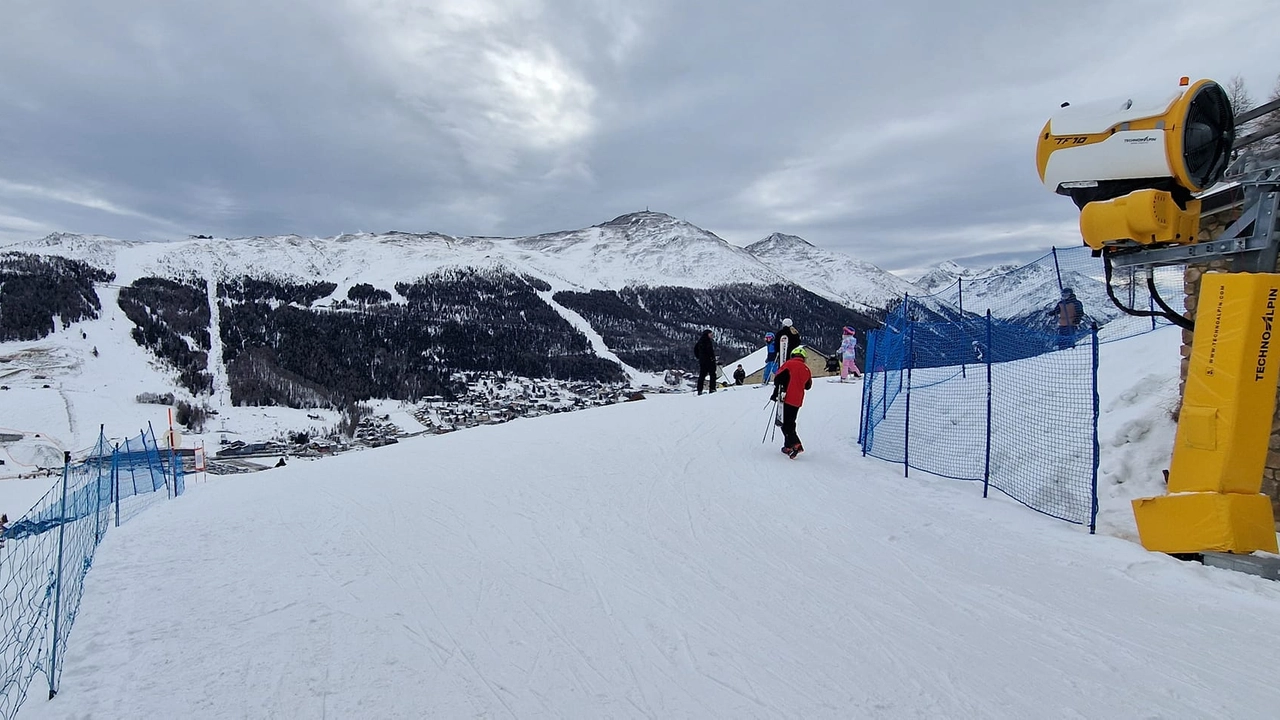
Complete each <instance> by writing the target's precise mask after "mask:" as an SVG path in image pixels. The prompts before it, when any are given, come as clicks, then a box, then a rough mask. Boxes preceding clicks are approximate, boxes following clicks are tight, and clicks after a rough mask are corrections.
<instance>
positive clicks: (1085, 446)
mask: <svg viewBox="0 0 1280 720" xmlns="http://www.w3.org/2000/svg"><path fill="white" fill-rule="evenodd" d="M1152 286H1154V287H1155V289H1156V292H1157V294H1158V295H1159V296H1160V299H1162V300H1164V301H1165V302H1166V303H1167V304H1168V305H1170V306H1172V308H1173V309H1174V310H1176V311H1178V312H1182V310H1183V308H1182V298H1183V292H1182V290H1183V280H1182V273H1181V271H1180V270H1179V269H1176V268H1174V269H1169V268H1165V269H1160V270H1156V271H1155V272H1154V273H1153V274H1152V276H1151V277H1150V279H1148V277H1147V276H1146V275H1141V274H1135V273H1133V272H1131V271H1125V272H1117V273H1116V274H1115V275H1114V276H1113V277H1112V282H1111V293H1108V290H1107V285H1106V282H1105V274H1104V269H1103V265H1102V261H1101V260H1100V259H1098V258H1095V257H1093V256H1092V255H1091V254H1090V252H1089V249H1088V248H1084V247H1081V248H1071V249H1065V250H1064V249H1056V248H1055V249H1054V250H1053V251H1051V252H1050V253H1048V254H1046V255H1044V256H1043V257H1041V258H1038V259H1037V260H1036V261H1034V262H1032V263H1029V264H1027V265H1023V266H1020V267H1012V268H1005V269H1004V270H1003V271H1002V272H997V273H993V274H990V275H988V276H985V277H981V278H975V279H961V280H956V281H954V282H952V283H951V284H950V285H948V286H946V287H943V288H940V289H937V290H935V291H934V292H933V294H930V295H923V294H922V295H921V296H918V297H915V296H909V297H906V298H903V301H902V302H901V303H900V304H899V305H898V306H897V307H896V308H894V309H893V310H892V311H891V312H890V313H889V314H888V316H887V317H886V319H885V322H884V325H883V327H881V328H880V329H878V330H875V331H873V332H871V333H869V336H868V342H867V350H866V360H865V363H866V365H865V370H866V376H865V380H864V383H865V384H864V387H863V407H862V431H861V437H860V442H861V444H862V448H863V451H864V453H866V454H868V455H872V456H874V457H878V458H881V459H884V460H888V461H891V462H897V463H902V465H903V467H904V471H906V470H907V469H910V468H915V469H919V470H924V471H926V472H930V473H933V474H935V475H940V476H943V477H949V478H956V479H961V480H973V481H979V482H982V483H983V486H984V493H985V492H986V491H987V490H988V489H989V488H996V489H997V490H1000V491H1001V492H1003V493H1005V494H1006V495H1009V496H1010V497H1012V498H1014V499H1016V500H1018V501H1019V502H1022V503H1023V504H1025V505H1027V506H1028V507H1031V508H1033V509H1035V510H1038V511H1040V512H1044V513H1046V514H1048V515H1052V516H1053V517H1057V518H1061V519H1064V520H1068V521H1070V522H1074V523H1080V524H1087V525H1089V526H1090V529H1091V530H1092V529H1093V528H1094V524H1095V520H1096V516H1097V490H1096V482H1097V461H1098V449H1097V413H1098V410H1097V402H1098V400H1097V367H1098V345H1099V344H1100V343H1103V342H1108V341H1112V340H1118V339H1121V338H1125V337H1132V336H1135V335H1139V334H1141V333H1145V332H1150V331H1151V330H1153V329H1155V328H1156V327H1159V326H1161V325H1165V324H1168V321H1166V320H1164V319H1162V318H1156V317H1151V316H1134V315H1130V314H1126V313H1125V312H1123V311H1122V310H1120V309H1119V308H1117V307H1116V306H1115V303H1114V302H1113V301H1112V299H1111V297H1110V295H1111V294H1114V295H1115V296H1116V299H1117V300H1119V301H1120V303H1121V304H1123V305H1124V306H1125V307H1127V308H1130V309H1133V310H1136V311H1147V312H1154V311H1155V310H1158V306H1159V303H1158V301H1157V299H1156V298H1153V297H1152V296H1151V294H1150V288H1151V287H1152ZM1063 288H1070V289H1071V290H1072V291H1073V292H1074V294H1075V296H1076V297H1077V298H1078V299H1079V300H1080V301H1081V303H1082V305H1083V307H1084V317H1083V319H1082V321H1081V322H1080V323H1079V325H1076V326H1070V327H1062V328H1060V327H1059V322H1058V313H1057V312H1056V307H1057V303H1058V301H1059V299H1060V298H1061V296H1062V290H1063Z"/></svg>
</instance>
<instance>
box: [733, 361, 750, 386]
mask: <svg viewBox="0 0 1280 720" xmlns="http://www.w3.org/2000/svg"><path fill="white" fill-rule="evenodd" d="M746 379H747V371H746V370H743V369H742V365H741V364H739V365H738V369H737V370H734V371H733V384H734V385H741V384H742V383H743V382H745V381H746Z"/></svg>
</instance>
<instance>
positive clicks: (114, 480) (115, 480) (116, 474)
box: [111, 443, 120, 527]
mask: <svg viewBox="0 0 1280 720" xmlns="http://www.w3.org/2000/svg"><path fill="white" fill-rule="evenodd" d="M111 495H112V497H113V498H114V499H115V506H116V527H120V443H116V446H115V447H114V448H112V450H111Z"/></svg>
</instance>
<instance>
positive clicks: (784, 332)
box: [774, 318, 801, 362]
mask: <svg viewBox="0 0 1280 720" xmlns="http://www.w3.org/2000/svg"><path fill="white" fill-rule="evenodd" d="M774 342H776V343H778V358H779V359H780V360H782V361H783V362H786V361H787V360H788V359H790V358H791V351H792V350H795V349H796V348H798V347H800V344H801V343H800V331H799V330H797V329H795V327H793V326H792V325H791V318H787V319H785V320H783V321H782V329H780V330H778V337H777V339H776V340H774Z"/></svg>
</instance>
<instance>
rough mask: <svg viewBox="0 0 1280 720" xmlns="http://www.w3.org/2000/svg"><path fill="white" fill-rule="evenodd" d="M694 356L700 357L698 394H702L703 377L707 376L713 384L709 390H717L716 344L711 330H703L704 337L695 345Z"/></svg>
mask: <svg viewBox="0 0 1280 720" xmlns="http://www.w3.org/2000/svg"><path fill="white" fill-rule="evenodd" d="M693 356H694V357H695V358H697V359H698V394H699V395H701V394H702V379H703V378H706V379H707V382H708V384H709V385H710V386H711V388H710V390H709V391H708V392H715V391H716V375H718V374H719V373H717V372H716V346H715V343H714V342H712V340H711V331H710V330H703V331H702V337H700V338H698V342H697V343H695V344H694V346H693Z"/></svg>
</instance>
